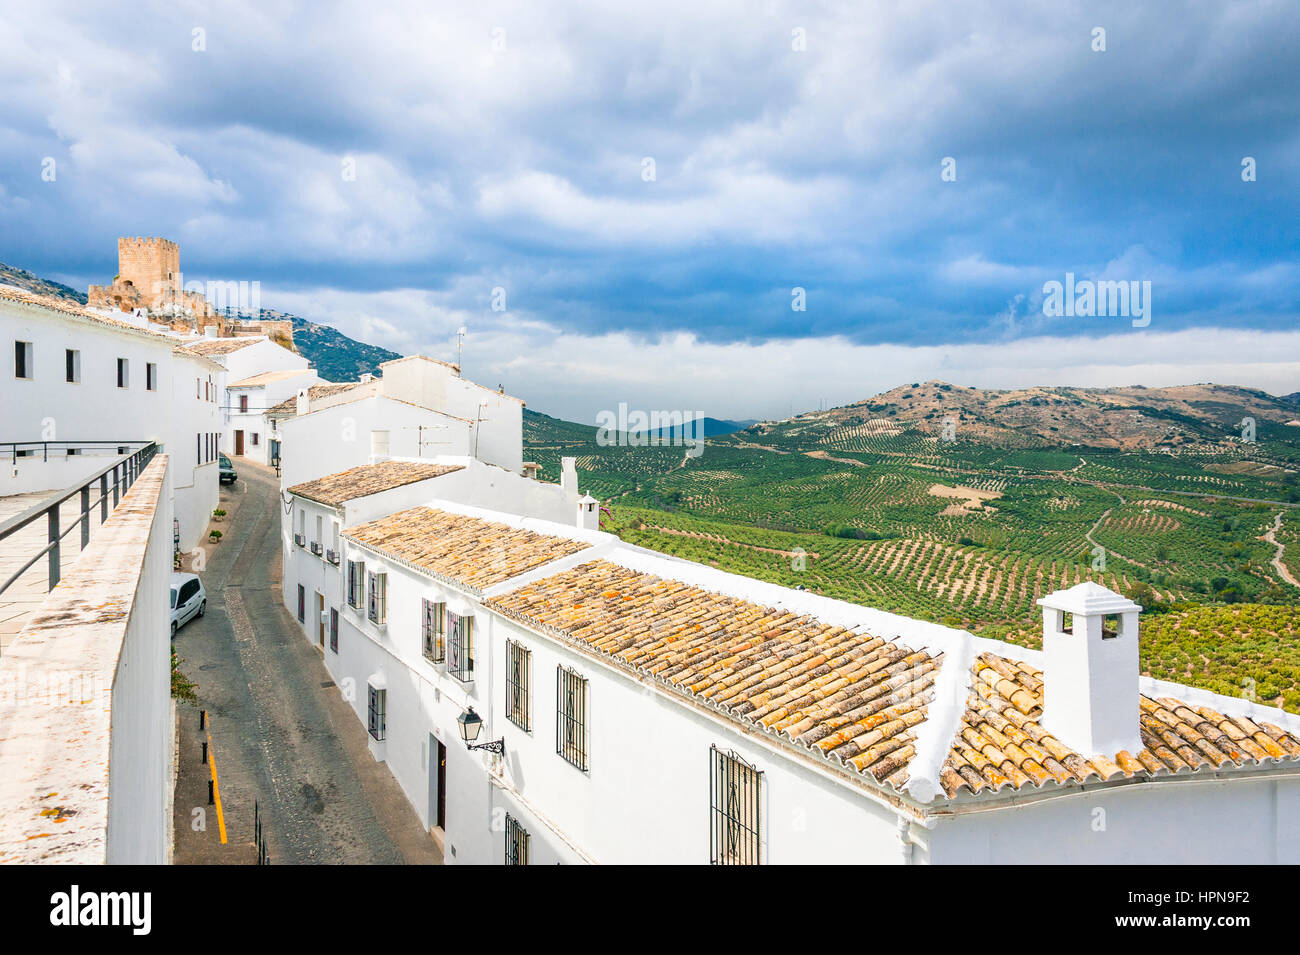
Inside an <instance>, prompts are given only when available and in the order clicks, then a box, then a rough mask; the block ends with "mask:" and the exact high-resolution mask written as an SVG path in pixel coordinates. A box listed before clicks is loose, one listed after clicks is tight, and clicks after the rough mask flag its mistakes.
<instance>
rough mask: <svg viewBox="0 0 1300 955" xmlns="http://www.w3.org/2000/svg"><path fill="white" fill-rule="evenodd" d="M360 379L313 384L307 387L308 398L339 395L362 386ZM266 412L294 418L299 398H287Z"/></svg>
mask: <svg viewBox="0 0 1300 955" xmlns="http://www.w3.org/2000/svg"><path fill="white" fill-rule="evenodd" d="M361 385H362V382H360V381H343V382H339V383H337V384H333V383H331V384H324V385H312V386H311V387H310V388H309V389H307V397H308V399H314V398H324V397H325V396H326V395H337V394H338V393H339V392H342V391H348V390H350V389H352V388H359V387H361ZM266 413H267V414H268V415H271V416H273V417H276V418H284V417H289V418H292V417H293V416H294V415H296V414H297V413H298V398H297V397H296V396H295V397H293V398H286V399H285V400H284V401H281V402H280V403H279V404H276V405H272V406H271V407H270V408H267V409H266Z"/></svg>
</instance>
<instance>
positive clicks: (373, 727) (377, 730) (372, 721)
mask: <svg viewBox="0 0 1300 955" xmlns="http://www.w3.org/2000/svg"><path fill="white" fill-rule="evenodd" d="M366 688H367V689H368V690H370V705H369V707H368V713H367V720H366V726H367V729H369V730H370V735H371V736H373V737H374V738H375V739H377V740H382V739H383V738H384V732H385V730H387V729H388V726H387V714H386V713H385V712H384V710H385V706H386V704H387V702H388V691H387V690H379V689H376V688H375V687H373V686H369V685H367V687H366Z"/></svg>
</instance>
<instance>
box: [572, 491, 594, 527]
mask: <svg viewBox="0 0 1300 955" xmlns="http://www.w3.org/2000/svg"><path fill="white" fill-rule="evenodd" d="M577 523H578V526H579V527H581V528H582V529H583V530H585V531H598V530H600V501H598V500H596V499H595V498H594V497H592V496H591V495H590V494H584V495H582V497H580V498H578V522H577Z"/></svg>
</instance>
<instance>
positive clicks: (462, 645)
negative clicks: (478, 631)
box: [446, 610, 474, 683]
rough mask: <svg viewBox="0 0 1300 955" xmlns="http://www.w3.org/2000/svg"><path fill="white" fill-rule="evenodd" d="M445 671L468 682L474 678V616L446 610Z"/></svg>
mask: <svg viewBox="0 0 1300 955" xmlns="http://www.w3.org/2000/svg"><path fill="white" fill-rule="evenodd" d="M446 617H447V641H446V642H447V672H448V673H450V674H451V675H452V676H454V677H455V678H456V679H458V680H463V681H464V682H466V683H468V682H469V681H470V680H472V679H474V618H473V617H462V616H461V615H460V614H458V613H452V612H451V611H450V610H448V611H446Z"/></svg>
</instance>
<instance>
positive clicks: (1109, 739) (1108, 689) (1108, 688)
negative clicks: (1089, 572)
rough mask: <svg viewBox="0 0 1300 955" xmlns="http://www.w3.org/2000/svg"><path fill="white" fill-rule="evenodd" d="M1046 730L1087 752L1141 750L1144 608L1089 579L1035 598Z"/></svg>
mask: <svg viewBox="0 0 1300 955" xmlns="http://www.w3.org/2000/svg"><path fill="white" fill-rule="evenodd" d="M1038 605H1039V606H1040V607H1042V608H1043V655H1044V657H1045V663H1044V666H1043V720H1042V725H1043V728H1044V729H1046V730H1047V731H1048V732H1049V733H1051V734H1052V735H1053V736H1055V737H1056V738H1057V739H1058V740H1060V741H1061V742H1062V743H1064V744H1065V745H1066V746H1068V747H1070V748H1071V749H1073V750H1076V751H1077V752H1079V753H1081V754H1083V755H1084V756H1096V755H1104V756H1106V757H1108V758H1112V759H1113V758H1114V756H1115V754H1116V753H1118V752H1119V751H1120V750H1127V751H1128V752H1129V753H1130V754H1133V755H1136V754H1137V753H1139V752H1140V751H1141V750H1142V749H1143V745H1142V733H1141V729H1140V724H1139V713H1140V706H1139V703H1138V614H1139V613H1141V611H1142V608H1141V607H1139V606H1138V605H1137V604H1135V603H1134V602H1133V601H1131V600H1129V599H1128V598H1127V597H1122V596H1120V595H1119V594H1117V593H1114V592H1113V591H1110V590H1107V589H1106V588H1105V587H1102V586H1100V585H1098V584H1094V583H1092V582H1091V581H1089V582H1087V583H1082V584H1076V585H1075V586H1073V587H1071V588H1070V589H1069V590H1058V591H1056V593H1052V594H1048V595H1047V596H1046V597H1043V598H1041V599H1039V601H1038Z"/></svg>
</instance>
